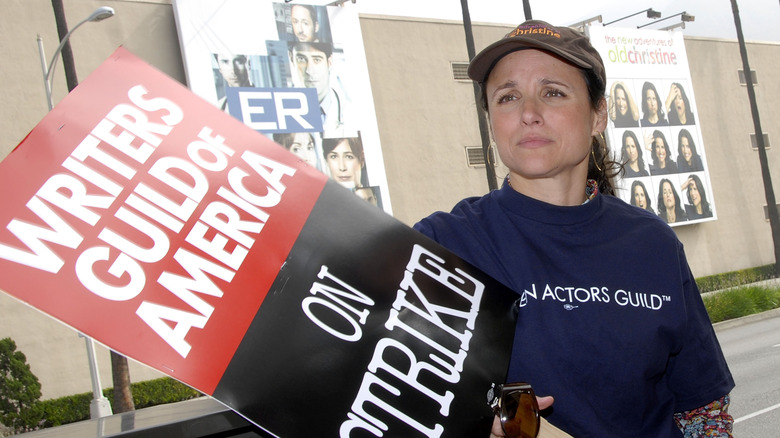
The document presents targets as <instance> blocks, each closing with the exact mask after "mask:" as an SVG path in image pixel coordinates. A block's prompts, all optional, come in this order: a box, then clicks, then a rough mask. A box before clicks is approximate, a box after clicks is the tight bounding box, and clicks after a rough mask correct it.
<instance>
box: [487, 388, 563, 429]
mask: <svg viewBox="0 0 780 438" xmlns="http://www.w3.org/2000/svg"><path fill="white" fill-rule="evenodd" d="M554 401H555V399H554V398H552V397H550V396H547V397H536V403H537V404H538V405H539V410H540V411H541V410H544V409H547V408H549V407H550V406H552V404H553V402H554ZM504 437H505V435H504V430H503V429H501V419H499V418H498V415H496V416H495V417H493V427H492V428H491V429H490V438H504Z"/></svg>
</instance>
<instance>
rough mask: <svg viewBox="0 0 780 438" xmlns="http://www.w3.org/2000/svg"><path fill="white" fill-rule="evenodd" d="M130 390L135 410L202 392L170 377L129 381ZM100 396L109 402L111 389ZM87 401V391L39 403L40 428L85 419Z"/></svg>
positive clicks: (87, 408)
mask: <svg viewBox="0 0 780 438" xmlns="http://www.w3.org/2000/svg"><path fill="white" fill-rule="evenodd" d="M132 391H133V402H134V403H135V407H136V409H142V408H148V407H150V406H155V405H162V404H166V403H174V402H178V401H183V400H189V399H192V398H196V397H200V396H202V395H203V394H201V393H200V392H198V391H197V390H195V389H192V388H190V387H189V386H187V385H185V384H183V383H180V382H178V381H176V380H174V379H172V378H170V377H163V378H160V379H154V380H147V381H144V382H138V383H133V384H132ZM103 395H104V396H105V397H106V398H107V399H108V400H109V402H110V403H112V404H113V396H114V389H113V388H108V389H104V390H103ZM91 401H92V393H91V392H87V393H84V394H75V395H70V396H67V397H60V398H56V399H50V400H44V401H42V402H40V404H41V406H42V408H43V411H44V418H45V419H46V420H45V423H44V424H43V427H44V428H45V427H53V426H60V425H63V424H68V423H74V422H76V421H82V420H88V419H89V404H90V402H91ZM112 408H113V406H112Z"/></svg>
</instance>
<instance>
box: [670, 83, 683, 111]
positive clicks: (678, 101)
mask: <svg viewBox="0 0 780 438" xmlns="http://www.w3.org/2000/svg"><path fill="white" fill-rule="evenodd" d="M673 92H674V101H673V102H672V103H673V105H674V109H675V110H676V111H677V114H678V115H683V114H685V101H684V100H683V98H682V90H680V89H679V88H678V87H677V86H676V85H675V86H674V90H673Z"/></svg>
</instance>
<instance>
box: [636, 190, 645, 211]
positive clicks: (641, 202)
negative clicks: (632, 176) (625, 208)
mask: <svg viewBox="0 0 780 438" xmlns="http://www.w3.org/2000/svg"><path fill="white" fill-rule="evenodd" d="M634 205H636V206H637V207H639V208H644V209H647V195H646V194H645V189H643V188H642V186H640V185H637V186H635V187H634Z"/></svg>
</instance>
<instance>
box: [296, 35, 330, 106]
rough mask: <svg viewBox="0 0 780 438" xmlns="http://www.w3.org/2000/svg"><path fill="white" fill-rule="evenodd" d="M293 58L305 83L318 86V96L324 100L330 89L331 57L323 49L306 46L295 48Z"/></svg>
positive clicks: (314, 86)
mask: <svg viewBox="0 0 780 438" xmlns="http://www.w3.org/2000/svg"><path fill="white" fill-rule="evenodd" d="M292 60H293V63H294V64H295V67H296V68H297V69H298V73H299V74H300V77H301V79H303V83H304V85H305V86H306V87H307V88H316V89H317V98H318V99H319V101H320V102H322V99H324V98H325V96H327V95H328V91H329V90H330V67H331V59H330V58H329V57H328V55H327V54H326V53H325V52H323V51H320V50H317V49H315V48H313V47H310V46H304V47H295V48H294V49H293V51H292Z"/></svg>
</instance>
